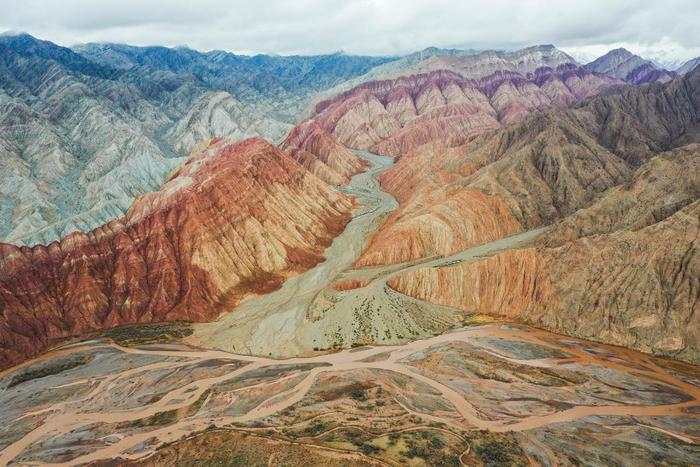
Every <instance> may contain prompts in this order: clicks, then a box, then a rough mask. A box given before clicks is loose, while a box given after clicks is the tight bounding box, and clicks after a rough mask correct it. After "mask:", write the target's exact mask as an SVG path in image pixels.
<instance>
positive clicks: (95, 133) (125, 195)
mask: <svg viewBox="0 0 700 467" xmlns="http://www.w3.org/2000/svg"><path fill="white" fill-rule="evenodd" d="M0 57H1V58H2V60H0V89H2V91H0V148H1V150H2V157H1V158H0V173H1V174H2V177H0V180H1V181H0V198H1V199H2V205H3V209H2V210H1V211H2V212H0V215H2V218H1V220H2V222H1V224H2V225H3V227H4V230H5V231H4V232H3V237H2V238H3V239H5V240H8V241H13V242H16V243H20V244H21V243H35V242H43V241H48V240H51V239H54V238H57V237H60V236H62V235H65V234H66V233H68V232H72V231H74V230H84V229H89V228H92V227H94V226H96V225H99V224H100V223H103V222H105V221H106V220H108V219H110V218H113V217H114V216H115V215H119V214H120V213H121V212H123V210H125V209H126V208H127V207H128V206H129V205H130V204H131V201H132V200H133V199H134V198H135V197H136V196H139V195H141V194H143V193H146V192H148V191H151V190H154V189H157V188H158V187H159V186H160V185H161V184H162V183H163V181H164V180H165V177H166V176H167V174H168V173H169V172H170V171H172V170H173V169H174V168H175V167H177V166H178V165H179V164H180V163H181V162H182V160H181V159H178V158H176V157H172V156H174V154H167V153H166V151H164V150H163V148H161V147H160V145H159V144H158V142H157V141H155V140H154V139H153V138H150V137H149V136H148V133H149V132H150V129H151V128H152V127H153V126H159V125H163V124H165V123H166V121H167V120H166V119H164V118H163V117H162V116H160V115H159V113H158V111H157V109H155V108H154V106H153V105H151V104H150V103H148V102H147V101H145V100H144V99H141V98H140V96H139V93H138V91H136V90H134V89H133V88H131V87H129V86H127V85H125V84H122V83H119V82H117V81H114V80H113V71H112V70H110V69H108V68H104V67H101V66H99V65H96V64H93V63H91V62H89V61H87V60H86V59H84V58H82V57H81V56H79V55H77V54H75V53H73V52H72V51H70V50H69V49H65V48H62V47H58V46H55V45H54V44H51V43H48V42H43V41H38V40H36V39H34V38H32V37H31V36H27V35H20V36H3V37H1V38H0ZM117 102H120V103H124V105H123V106H121V105H118V104H117ZM147 122H149V123H147ZM149 126H150V127H151V128H149Z"/></svg>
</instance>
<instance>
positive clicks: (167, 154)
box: [0, 34, 390, 245]
mask: <svg viewBox="0 0 700 467" xmlns="http://www.w3.org/2000/svg"><path fill="white" fill-rule="evenodd" d="M76 51H77V52H79V53H76ZM388 60H390V59H388V58H381V57H356V56H348V55H343V54H334V55H325V56H316V57H265V56H256V57H242V56H236V55H234V54H230V53H227V52H220V51H219V52H210V53H200V52H196V51H193V50H190V49H186V48H175V49H170V48H166V47H131V46H123V45H114V44H103V45H94V44H93V45H85V46H81V47H78V48H76V49H75V50H71V49H68V48H64V47H59V46H57V45H55V44H53V43H51V42H47V41H40V40H38V39H35V38H33V37H32V36H29V35H27V34H17V35H3V36H2V37H0V156H1V157H0V240H1V241H7V242H12V243H15V244H27V245H32V244H36V243H44V244H46V243H49V242H50V241H52V240H56V239H58V238H61V237H63V236H65V235H67V234H69V233H71V232H74V231H89V230H90V229H93V228H95V227H97V226H99V225H102V224H104V223H106V222H107V221H109V220H112V219H115V218H117V217H119V216H121V215H123V213H124V212H125V211H126V209H128V207H129V206H130V205H131V203H132V202H133V201H134V199H136V198H138V197H139V196H142V195H144V194H145V193H148V192H150V191H153V190H157V189H158V188H159V187H160V186H162V184H163V182H164V181H165V180H166V179H167V177H168V175H169V174H170V173H171V172H172V171H173V170H174V169H176V168H177V167H178V166H179V165H180V164H181V163H182V162H183V161H184V160H185V159H184V158H185V157H186V156H188V155H189V153H190V151H191V150H193V149H195V148H197V147H200V146H201V145H206V144H208V142H209V140H210V139H211V138H214V137H226V138H234V139H243V138H246V137H249V136H262V137H265V138H266V139H268V140H270V141H273V142H276V143H277V142H280V141H282V140H283V139H284V137H285V135H286V134H287V132H288V131H289V129H290V128H291V127H292V124H294V123H296V118H297V114H298V113H299V107H300V106H303V105H305V103H306V102H307V101H308V99H309V96H310V95H312V94H314V93H315V92H317V91H318V90H321V89H325V88H327V87H330V86H333V85H335V84H337V83H338V82H340V81H342V80H345V79H348V78H350V77H353V76H356V75H358V74H362V73H364V72H366V71H367V70H368V69H370V68H371V67H373V66H375V65H377V64H382V63H385V62H387V61H388Z"/></svg>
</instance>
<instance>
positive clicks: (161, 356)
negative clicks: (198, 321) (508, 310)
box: [0, 324, 700, 465]
mask: <svg viewBox="0 0 700 467" xmlns="http://www.w3.org/2000/svg"><path fill="white" fill-rule="evenodd" d="M86 355H89V358H87V359H84V360H85V361H83V360H80V361H79V362H78V364H75V365H73V364H71V362H73V363H75V361H76V360H75V359H80V358H84V357H85V356H86ZM51 365H53V366H54V367H53V368H54V369H55V368H56V366H58V370H59V371H52V370H51ZM678 365H679V364H677V363H675V362H673V363H669V362H665V361H662V360H658V359H655V358H654V357H650V356H646V355H643V354H640V353H637V352H634V351H630V350H625V349H621V348H615V347H610V346H603V345H598V344H592V343H589V342H586V341H580V340H576V339H572V338H568V337H563V336H558V335H555V334H551V333H548V332H544V331H539V330H535V329H532V328H528V327H525V326H512V325H507V324H490V325H483V326H474V327H469V328H462V329H459V330H456V331H454V332H450V333H446V334H443V335H439V336H435V337H432V338H429V339H424V340H418V341H414V342H411V343H408V344H405V345H396V346H385V347H381V346H378V347H363V348H355V349H350V350H344V351H341V352H336V353H331V354H326V355H318V356H314V357H308V358H290V359H286V360H276V359H271V358H263V357H254V356H248V355H238V354H232V353H228V352H224V351H216V350H198V349H194V348H190V347H186V346H182V345H160V346H154V345H152V346H143V347H136V348H127V347H122V346H119V345H117V344H112V343H107V342H104V341H98V342H95V341H92V342H91V343H88V344H85V345H74V346H71V347H65V348H63V349H59V350H57V351H55V352H54V353H52V354H48V355H46V356H44V357H42V358H40V359H37V360H36V361H32V362H30V363H29V364H28V365H25V366H24V367H23V368H19V369H16V370H13V371H10V372H6V373H5V374H4V375H2V379H0V387H2V388H3V389H2V392H1V393H0V404H2V406H3V407H7V408H10V409H9V410H4V411H3V413H2V415H0V417H1V418H2V420H0V422H2V426H3V428H2V431H1V436H0V443H2V444H0V447H2V448H3V449H2V451H0V464H2V465H6V464H15V465H19V464H23V465H24V464H34V463H46V464H47V465H76V464H84V463H91V462H97V461H100V460H102V459H117V458H120V459H123V460H128V459H131V460H136V459H144V458H145V459H148V458H149V457H148V456H151V455H155V454H154V453H156V454H158V455H160V454H159V453H161V450H159V449H158V448H159V447H160V448H161V449H163V447H164V446H167V445H168V444H169V443H174V442H177V441H178V440H182V439H183V438H185V439H186V438H188V437H190V436H191V435H193V434H196V433H201V432H203V431H207V430H209V431H212V430H221V429H228V430H239V431H240V430H247V431H250V432H256V433H261V434H265V435H266V436H268V437H272V438H275V437H281V438H285V439H294V440H297V441H299V440H301V441H303V442H304V443H306V444H308V445H311V446H316V447H318V448H323V447H326V448H328V447H335V448H337V449H339V452H345V453H346V454H347V453H352V452H353V449H352V446H353V444H352V442H347V439H346V438H347V436H348V434H347V430H349V429H350V430H360V431H362V432H364V433H365V435H363V436H365V437H366V436H370V435H371V436H370V438H369V441H362V443H369V445H372V446H374V448H370V447H366V446H365V447H363V446H364V444H362V443H360V444H359V447H360V449H359V451H358V450H357V449H356V451H358V455H365V456H369V457H368V459H371V458H379V459H384V460H385V461H387V459H388V462H389V463H392V462H393V461H391V459H390V458H391V456H389V455H388V454H387V456H388V457H387V456H382V455H381V454H385V453H390V452H391V451H390V450H389V448H388V447H382V443H380V442H379V441H377V440H379V439H380V438H381V437H386V436H388V435H389V434H390V433H397V432H399V433H400V432H402V430H404V429H405V430H408V431H410V430H418V429H420V428H421V427H423V428H425V429H428V430H434V431H435V430H437V432H441V431H440V430H442V432H446V433H448V434H446V435H445V436H448V437H451V438H450V439H452V441H453V442H454V443H453V444H454V446H452V445H451V444H450V443H447V442H445V443H446V444H445V443H443V444H444V446H443V447H442V448H441V449H447V448H451V447H454V449H457V450H460V454H459V458H460V461H461V462H464V461H465V460H466V459H467V457H468V456H469V452H468V451H469V445H470V440H472V441H471V442H473V443H478V441H474V440H473V438H470V437H473V436H474V435H473V433H477V432H478V430H488V431H489V432H491V433H492V434H497V433H504V434H507V435H508V436H516V437H517V439H518V440H519V441H518V442H519V443H520V444H521V445H523V446H527V447H528V449H529V451H530V452H534V453H535V454H536V456H541V457H542V458H543V459H544V458H550V460H553V461H556V454H554V452H552V450H550V449H549V448H547V446H546V445H547V443H548V442H549V440H550V438H551V436H552V435H551V433H555V434H559V433H560V432H565V431H566V430H567V429H571V427H572V426H574V425H576V424H584V425H586V424H588V425H590V424H595V423H596V420H603V419H605V418H609V417H615V418H616V419H617V421H618V422H617V423H618V425H619V427H622V426H626V427H627V429H629V430H631V431H630V433H631V434H630V435H629V436H632V438H634V436H633V435H635V434H638V432H639V430H647V431H648V430H651V431H652V432H654V433H655V434H656V435H657V438H656V439H658V440H659V441H658V442H659V443H669V442H670V443H679V444H680V445H681V448H678V452H677V453H676V455H678V456H681V459H685V460H686V461H687V460H688V459H692V458H693V456H696V455H697V454H698V444H699V443H700V436H699V435H700V433H698V431H700V429H699V425H698V410H699V408H700V388H699V387H698V384H697V383H698V376H699V374H700V373H698V371H697V368H695V367H691V366H687V367H686V366H683V367H679V366H678ZM61 368H66V369H65V370H62V371H61ZM42 371H43V372H42ZM95 375H100V376H95ZM688 421H690V423H689V422H688ZM404 422H405V423H407V425H406V426H403V424H404ZM353 426H354V427H355V428H353ZM619 427H618V428H617V429H618V430H620V429H621V428H619ZM363 430H364V431H363ZM543 430H544V431H543ZM545 432H546V433H547V434H548V435H547V436H545V435H543V433H545ZM367 433H369V434H370V435H367ZM470 433H472V434H470ZM513 433H515V434H513ZM443 434H444V433H443ZM357 436H359V435H357ZM392 436H393V437H394V441H396V439H398V438H396V437H397V436H399V434H394V435H392ZM336 437H340V438H341V441H338V440H337V439H336ZM343 440H345V441H346V442H345V444H343V442H344V441H343ZM373 440H374V441H373ZM460 440H461V441H460ZM355 441H356V440H355ZM180 442H183V441H180ZM338 443H340V444H338ZM437 444H439V443H437ZM476 445H477V446H478V444H476ZM441 446H442V445H441ZM445 446H447V447H445ZM383 449H384V450H383ZM582 449H583V448H582ZM472 454H474V453H472ZM465 456H467V457H465ZM683 456H686V457H687V459H686V458H684V457H683Z"/></svg>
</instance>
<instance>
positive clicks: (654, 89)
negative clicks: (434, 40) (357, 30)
mask: <svg viewBox="0 0 700 467" xmlns="http://www.w3.org/2000/svg"><path fill="white" fill-rule="evenodd" d="M697 65H698V59H694V60H691V61H689V62H687V63H686V64H684V65H682V66H681V67H679V68H678V69H677V70H666V69H663V68H662V67H660V66H658V65H657V64H655V63H654V62H653V61H651V60H647V59H645V58H643V57H639V56H637V55H634V54H632V53H631V52H629V51H627V50H624V49H616V50H612V51H610V52H608V53H607V54H605V55H603V56H602V57H599V58H597V59H596V60H594V61H592V62H590V63H587V64H580V63H577V62H576V60H574V59H573V58H572V57H571V56H570V55H568V54H566V53H565V52H563V51H561V50H559V49H557V48H556V47H554V46H552V45H537V46H532V47H528V48H525V49H521V50H515V51H494V50H487V51H477V50H455V49H439V48H434V47H431V48H427V49H425V50H422V51H419V52H415V53H412V54H409V55H406V56H395V57H369V56H353V55H346V54H342V53H338V54H331V55H319V56H266V55H257V56H252V57H249V56H241V55H236V54H233V53H229V52H225V51H210V52H199V51H195V50H192V49H189V48H186V47H177V48H167V47H157V46H155V47H136V46H130V45H123V44H85V45H80V46H75V47H72V48H66V47H61V46H58V45H56V44H53V43H51V42H48V41H42V40H39V39H36V38H34V37H32V36H30V35H27V34H12V35H2V36H0V175H1V177H0V405H2V406H3V409H4V410H2V411H0V464H2V465H5V464H7V465H34V464H38V463H57V462H59V463H68V464H71V465H180V464H182V465H201V464H202V463H206V462H205V461H211V463H212V464H216V465H231V464H236V465H238V464H240V465H277V464H280V463H282V464H285V465H287V464H289V465H346V466H347V465H358V466H359V465H362V466H364V465H528V464H534V465H538V464H541V465H630V464H635V463H638V464H640V465H645V463H647V464H648V463H650V462H651V463H653V464H654V465H666V464H668V465H695V464H696V463H697V462H696V460H697V459H698V450H697V446H698V437H697V435H698V433H697V431H698V430H697V416H696V415H697V410H698V407H700V391H699V390H698V374H700V373H698V367H697V365H698V364H700V249H699V248H700V247H699V243H698V239H699V238H700V237H699V235H700V67H697ZM650 459H651V460H650Z"/></svg>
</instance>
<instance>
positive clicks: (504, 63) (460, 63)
mask: <svg viewBox="0 0 700 467" xmlns="http://www.w3.org/2000/svg"><path fill="white" fill-rule="evenodd" d="M565 64H573V65H578V64H577V63H576V60H574V59H573V57H571V56H569V55H567V54H566V53H564V52H562V51H561V50H559V49H557V48H556V47H554V46H552V45H537V46H533V47H527V48H524V49H520V50H512V51H503V50H482V51H479V50H459V49H440V48H437V47H428V48H427V49H424V50H421V51H419V52H414V53H412V54H409V55H406V56H404V57H399V58H397V59H395V60H392V61H390V62H387V63H384V64H381V65H377V66H376V67H374V68H372V69H370V70H369V71H368V72H367V73H365V74H363V75H360V76H357V77H355V78H352V79H349V80H347V81H345V82H342V83H340V84H338V85H337V86H334V87H332V88H330V89H328V90H326V91H324V92H323V93H322V95H325V96H326V98H332V97H334V96H336V95H337V94H340V93H342V92H345V91H348V90H350V89H352V88H354V87H357V86H359V85H360V84H362V83H366V82H368V81H383V80H389V79H396V78H400V77H402V76H410V75H419V74H426V73H431V72H433V71H439V70H448V71H452V72H453V73H456V74H458V75H460V76H462V77H463V78H466V79H474V80H478V79H481V78H484V77H486V76H489V75H492V74H494V73H496V72H497V71H510V72H513V73H518V74H521V75H527V74H528V73H533V72H534V71H535V70H536V69H537V68H540V67H549V68H557V67H558V66H560V65H565Z"/></svg>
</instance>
